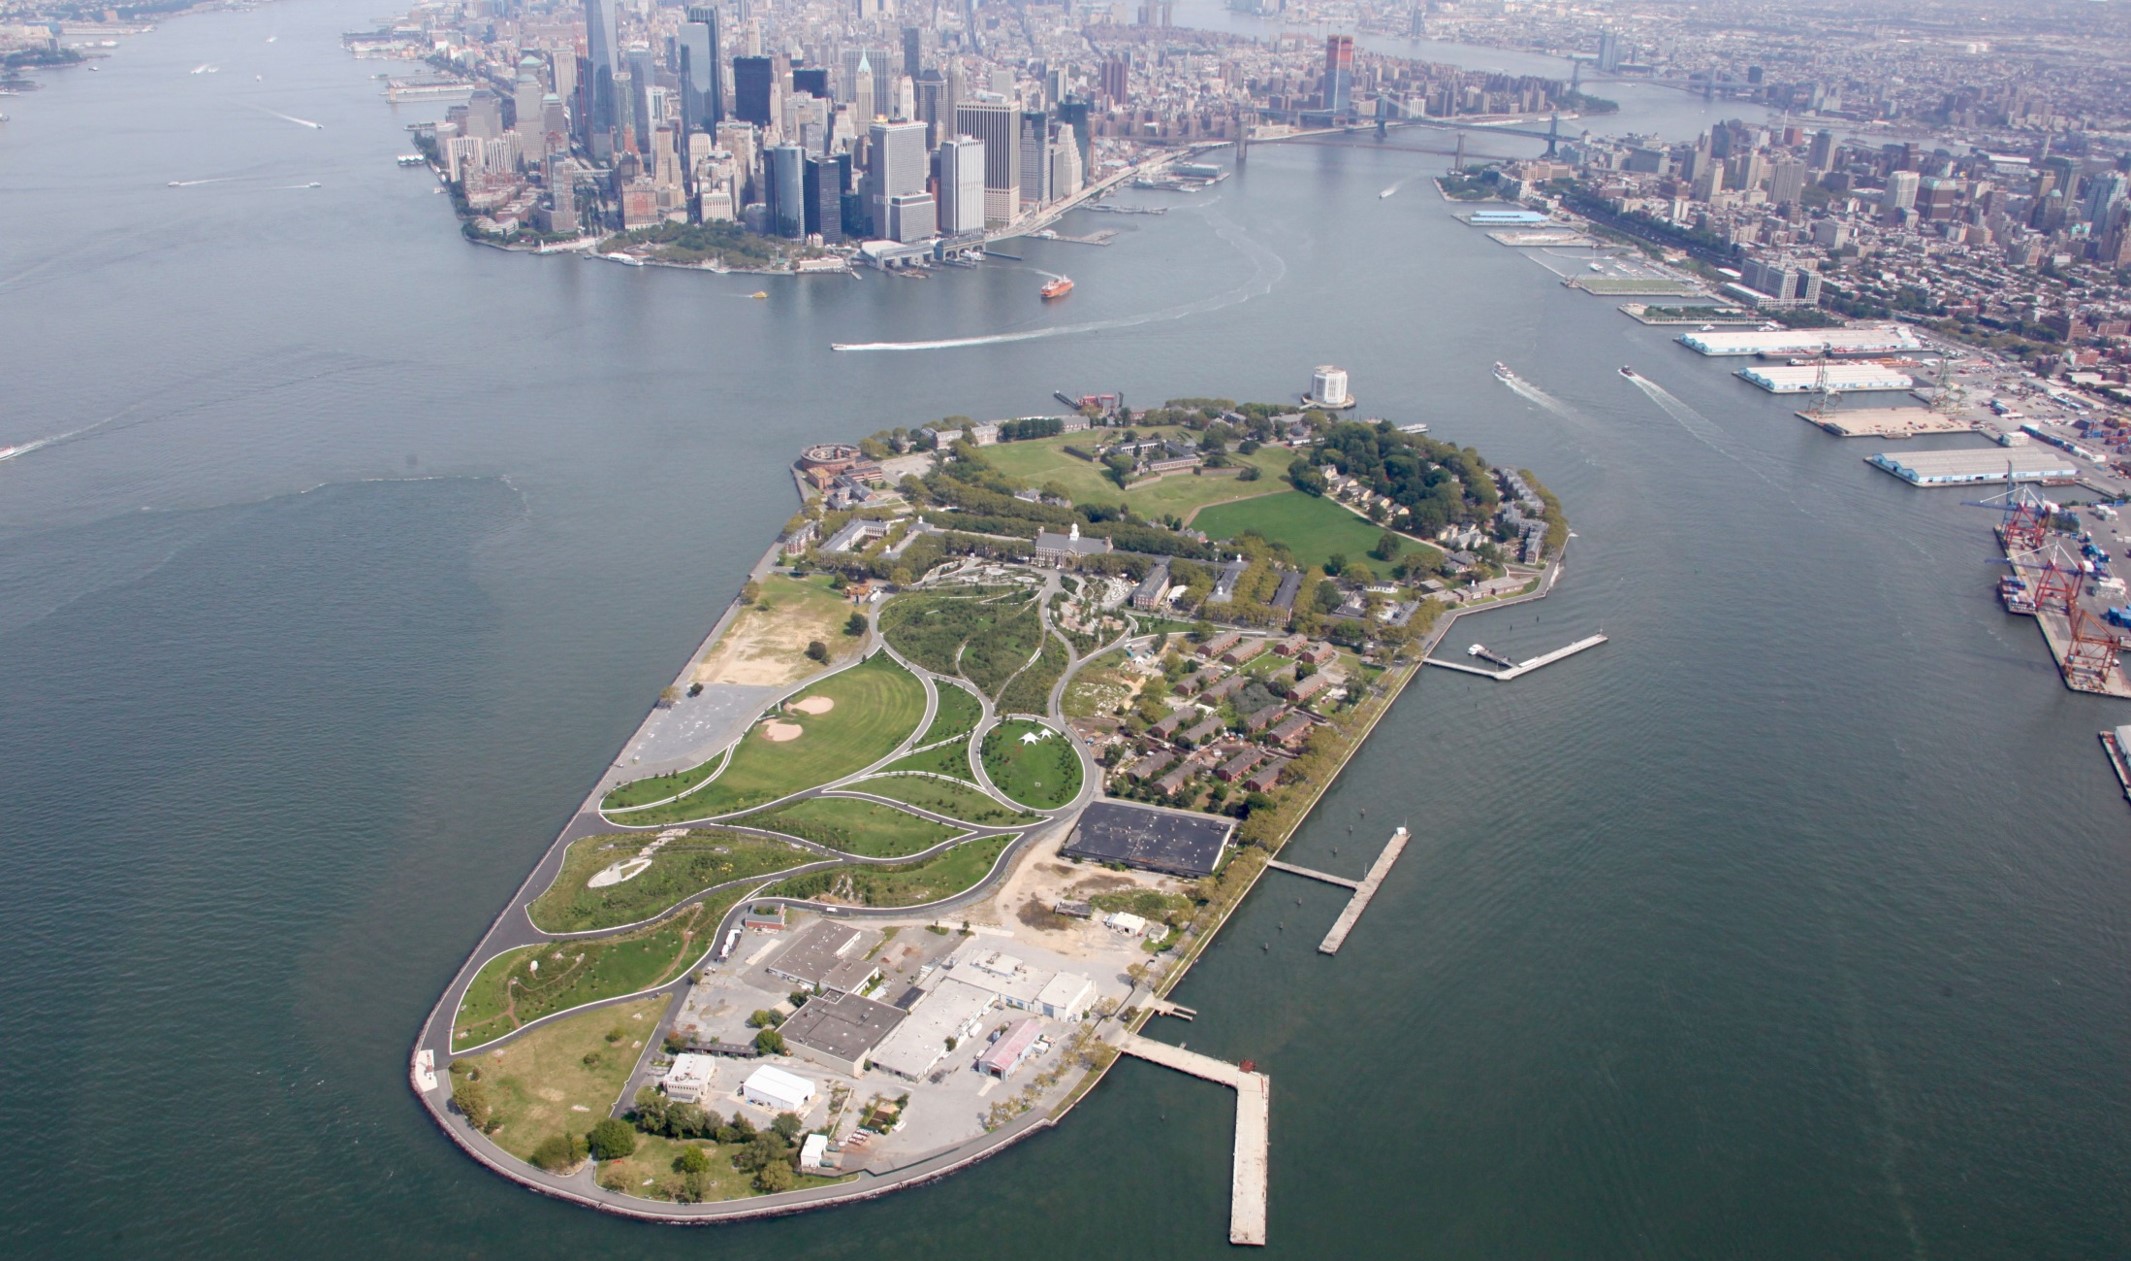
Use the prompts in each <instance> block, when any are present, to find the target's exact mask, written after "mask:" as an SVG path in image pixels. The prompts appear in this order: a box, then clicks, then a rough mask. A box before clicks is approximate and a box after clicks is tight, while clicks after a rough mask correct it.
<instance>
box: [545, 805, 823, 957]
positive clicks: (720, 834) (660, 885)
mask: <svg viewBox="0 0 2131 1261" xmlns="http://www.w3.org/2000/svg"><path fill="white" fill-rule="evenodd" d="M650 843H651V837H650V835H649V834H647V833H644V832H622V833H612V832H610V833H605V834H602V835H599V836H588V837H585V838H584V839H583V840H580V841H572V842H571V843H570V850H569V853H567V854H565V855H564V856H563V860H562V871H561V872H560V873H559V874H557V875H556V877H555V883H553V884H551V885H549V886H548V887H547V890H546V892H544V893H542V894H541V895H540V896H539V897H537V898H535V899H533V903H532V906H531V907H529V908H528V909H529V910H530V911H531V913H532V919H533V923H534V924H535V925H536V926H538V927H539V928H541V929H542V930H544V931H546V932H551V933H581V932H588V931H590V930H592V929H595V928H613V927H615V926H617V925H621V924H633V923H635V922H636V921H638V920H641V919H648V918H650V917H651V916H653V915H656V914H658V913H659V912H660V911H663V910H665V909H666V908H667V907H669V906H672V905H673V904H674V903H676V902H679V901H680V900H681V899H682V898H685V897H687V896H689V895H690V894H692V893H696V892H698V891H700V890H703V889H707V888H709V887H710V886H712V885H714V884H723V883H724V882H726V881H727V880H738V879H741V878H743V877H746V876H759V875H766V874H768V873H770V872H773V871H782V870H783V869H785V868H787V867H797V866H800V865H801V864H803V863H808V862H812V861H814V855H812V854H810V853H808V852H807V851H805V850H801V849H796V848H794V847H793V846H791V845H788V844H785V843H782V842H779V841H773V840H769V839H767V838H764V837H759V836H745V835H742V834H740V833H738V832H726V831H721V830H716V829H711V830H703V831H695V832H690V833H689V834H688V835H686V836H680V837H675V838H674V839H673V840H670V841H668V842H666V843H665V844H664V845H661V846H659V850H658V852H657V853H656V854H653V855H652V856H651V866H649V867H647V868H645V869H644V870H643V871H642V872H641V873H639V874H637V875H635V876H632V877H630V878H629V879H627V880H624V881H623V882H621V883H620V884H612V885H608V886H606V887H605V888H602V889H592V888H587V887H586V885H585V882H586V881H587V880H590V879H591V878H592V876H593V875H594V874H595V873H597V872H599V871H600V870H602V869H603V868H605V867H607V866H608V865H609V864H611V863H613V862H615V861H616V860H618V859H625V858H630V857H633V856H634V855H635V854H636V853H637V851H639V850H641V849H643V848H644V847H645V846H646V845H648V844H650Z"/></svg>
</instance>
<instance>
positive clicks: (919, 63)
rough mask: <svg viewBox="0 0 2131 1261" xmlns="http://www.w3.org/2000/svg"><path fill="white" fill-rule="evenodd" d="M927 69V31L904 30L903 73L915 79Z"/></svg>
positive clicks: (913, 27) (910, 27)
mask: <svg viewBox="0 0 2131 1261" xmlns="http://www.w3.org/2000/svg"><path fill="white" fill-rule="evenodd" d="M924 68H925V31H924V28H922V27H917V26H906V27H904V28H903V73H904V74H907V75H909V76H910V77H911V78H913V79H915V78H917V77H918V72H919V71H922V70H923V69H924Z"/></svg>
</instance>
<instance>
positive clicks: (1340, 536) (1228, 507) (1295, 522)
mask: <svg viewBox="0 0 2131 1261" xmlns="http://www.w3.org/2000/svg"><path fill="white" fill-rule="evenodd" d="M1193 524H1194V525H1197V526H1198V527H1199V528H1200V529H1202V530H1204V531H1206V533H1207V534H1208V535H1210V536H1211V537H1213V538H1217V539H1228V538H1234V537H1236V536H1237V535H1239V534H1243V533H1245V532H1247V531H1256V532H1257V533H1259V534H1261V535H1263V536H1265V538H1266V539H1267V541H1269V542H1273V543H1285V544H1287V547H1288V550H1289V551H1290V552H1293V553H1294V554H1295V563H1296V564H1298V565H1301V566H1304V567H1305V568H1309V567H1314V566H1321V565H1323V564H1324V562H1325V558H1327V557H1329V556H1331V555H1332V554H1333V553H1334V552H1338V553H1340V554H1342V555H1344V556H1345V557H1346V558H1347V559H1348V560H1350V561H1361V562H1363V563H1365V564H1371V565H1373V564H1375V563H1376V562H1375V561H1374V560H1373V559H1372V558H1371V557H1370V556H1369V555H1368V552H1369V549H1370V548H1372V547H1375V546H1376V540H1377V538H1378V537H1379V536H1380V535H1382V534H1383V532H1384V530H1383V527H1382V526H1377V525H1371V524H1369V523H1368V522H1367V521H1364V520H1363V519H1361V518H1360V517H1357V516H1355V515H1354V514H1353V513H1351V512H1348V511H1347V510H1346V509H1345V508H1342V507H1340V506H1339V505H1338V504H1336V503H1333V502H1332V501H1331V500H1329V499H1324V498H1321V497H1319V496H1316V495H1305V494H1303V493H1302V492H1301V491H1299V490H1289V491H1283V492H1282V493H1280V494H1278V495H1270V496H1267V497H1266V498H1264V499H1255V500H1252V501H1251V502H1249V503H1243V504H1224V505H1222V506H1221V507H1218V508H1208V509H1207V510H1206V511H1204V512H1202V513H1200V514H1199V517H1198V520H1197V521H1195V522H1193ZM1407 545H1408V546H1410V547H1418V546H1419V544H1418V543H1417V542H1414V541H1413V540H1407Z"/></svg>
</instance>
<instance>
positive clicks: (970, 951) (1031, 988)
mask: <svg viewBox="0 0 2131 1261" xmlns="http://www.w3.org/2000/svg"><path fill="white" fill-rule="evenodd" d="M947 966H948V967H949V968H950V969H952V970H953V972H954V975H955V976H956V977H957V978H959V979H960V980H963V981H967V982H968V983H969V984H971V985H974V986H976V987H977V988H979V989H982V990H988V991H990V992H991V993H992V994H993V995H995V996H997V998H998V1000H999V1002H1000V1003H1001V1005H1003V1006H1007V1007H1012V1008H1015V1009H1017V1010H1020V1011H1033V1012H1035V1013H1037V1014H1038V1015H1043V1016H1049V1017H1051V1018H1052V1019H1054V1020H1078V1019H1080V1017H1081V1016H1082V1015H1083V1014H1084V1013H1086V1011H1087V1010H1088V1006H1089V1005H1090V1004H1091V1003H1093V1002H1094V1001H1095V983H1094V982H1093V981H1090V980H1089V979H1088V978H1087V977H1085V976H1082V975H1081V974H1080V973H1078V972H1054V971H1052V970H1051V969H1049V968H1036V967H1030V966H1029V965H1028V964H1027V963H1026V962H1024V961H1023V960H1022V959H1020V958H1019V957H1018V956H1015V955H1010V954H1006V953H1004V952H1002V951H999V950H995V949H992V948H991V947H989V946H986V945H984V944H983V940H982V939H981V938H972V939H971V940H969V941H966V942H964V943H963V944H962V945H961V946H960V947H959V948H958V949H956V951H955V952H954V953H953V954H952V955H949V956H948V957H947Z"/></svg>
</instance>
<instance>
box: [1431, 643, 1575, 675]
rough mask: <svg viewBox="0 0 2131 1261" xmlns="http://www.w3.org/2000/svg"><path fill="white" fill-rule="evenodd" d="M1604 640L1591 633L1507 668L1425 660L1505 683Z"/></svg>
mask: <svg viewBox="0 0 2131 1261" xmlns="http://www.w3.org/2000/svg"><path fill="white" fill-rule="evenodd" d="M1605 642H1606V637H1605V636H1604V635H1593V636H1591V637H1590V638H1588V639H1579V640H1577V641H1576V642H1575V643H1573V644H1570V645H1569V646H1568V647H1566V648H1556V649H1555V650H1554V651H1552V652H1550V653H1547V654H1545V655H1544V656H1538V657H1533V658H1532V659H1531V660H1530V661H1520V662H1518V663H1517V664H1516V665H1514V666H1511V667H1510V668H1509V669H1507V670H1486V669H1482V668H1481V667H1479V666H1472V665H1467V664H1465V663H1464V662H1462V661H1445V660H1443V659H1441V658H1440V657H1428V658H1425V660H1426V661H1427V663H1428V664H1429V665H1432V666H1441V667H1442V668H1443V669H1445V670H1457V671H1461V672H1462V673H1465V674H1477V675H1479V676H1480V677H1481V678H1483V679H1493V680H1494V681H1495V682H1497V683H1507V682H1509V681H1510V680H1511V679H1514V678H1516V677H1517V676H1518V675H1520V674H1530V673H1531V672H1532V671H1534V670H1537V669H1538V668H1539V667H1541V666H1550V665H1552V664H1554V663H1555V662H1557V661H1559V660H1561V659H1562V658H1563V657H1573V656H1575V655H1576V654H1577V653H1579V652H1582V651H1583V650H1584V649H1586V648H1596V647H1598V646H1599V645H1600V644H1602V643H1605Z"/></svg>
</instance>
